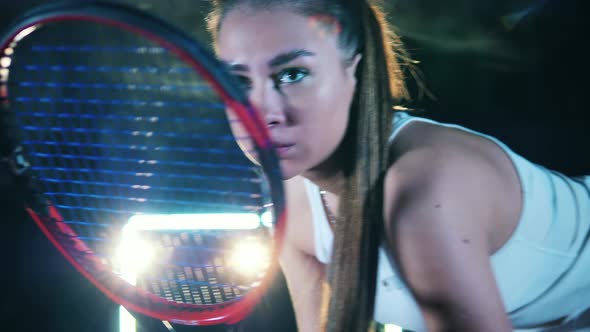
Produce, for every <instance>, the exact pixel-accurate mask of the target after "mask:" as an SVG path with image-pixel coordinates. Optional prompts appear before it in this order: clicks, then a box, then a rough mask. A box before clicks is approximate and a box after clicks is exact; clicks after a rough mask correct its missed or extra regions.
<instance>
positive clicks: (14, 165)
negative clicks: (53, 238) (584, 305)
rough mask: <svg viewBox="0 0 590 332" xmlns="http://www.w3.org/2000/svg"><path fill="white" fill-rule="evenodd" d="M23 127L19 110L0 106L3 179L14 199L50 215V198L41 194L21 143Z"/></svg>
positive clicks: (0, 161)
mask: <svg viewBox="0 0 590 332" xmlns="http://www.w3.org/2000/svg"><path fill="white" fill-rule="evenodd" d="M21 138H22V136H21V129H20V127H19V126H18V124H17V121H16V114H15V112H13V111H11V110H9V109H8V106H7V104H6V103H1V106H0V179H1V180H0V182H1V183H2V184H3V188H5V189H7V190H6V192H4V190H3V192H2V193H1V194H2V195H3V196H4V195H10V197H11V200H13V201H14V202H15V203H17V204H24V205H25V206H27V207H29V208H32V209H33V210H34V211H35V212H36V213H37V214H38V215H40V216H48V215H49V212H48V206H49V205H48V201H47V200H46V199H45V198H44V197H43V195H42V194H41V193H42V191H41V190H40V188H39V186H38V184H37V182H36V181H35V178H34V177H33V176H32V174H31V172H30V164H29V162H28V161H27V159H26V158H25V154H24V150H23V148H22V146H20V141H21Z"/></svg>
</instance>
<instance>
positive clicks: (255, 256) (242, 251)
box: [229, 240, 270, 276]
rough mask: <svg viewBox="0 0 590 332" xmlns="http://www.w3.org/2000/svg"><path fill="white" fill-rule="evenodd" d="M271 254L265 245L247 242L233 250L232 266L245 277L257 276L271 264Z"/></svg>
mask: <svg viewBox="0 0 590 332" xmlns="http://www.w3.org/2000/svg"><path fill="white" fill-rule="evenodd" d="M269 261H270V252H269V248H268V246H265V245H264V244H262V243H260V242H257V241H252V240H245V241H244V242H240V243H238V244H237V245H236V246H235V247H234V248H232V253H231V256H230V259H229V262H230V266H231V267H232V269H234V270H235V271H236V272H238V273H240V274H242V275H245V276H255V275H257V274H260V273H261V272H263V271H264V270H265V269H266V268H267V267H268V264H269Z"/></svg>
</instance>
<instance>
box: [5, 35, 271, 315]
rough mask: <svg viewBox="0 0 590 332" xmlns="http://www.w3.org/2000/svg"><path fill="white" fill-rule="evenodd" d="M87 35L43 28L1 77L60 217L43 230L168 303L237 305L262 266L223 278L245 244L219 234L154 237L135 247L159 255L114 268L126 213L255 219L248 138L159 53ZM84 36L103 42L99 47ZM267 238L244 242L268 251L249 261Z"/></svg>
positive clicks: (206, 88) (260, 196)
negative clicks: (145, 265) (137, 265)
mask: <svg viewBox="0 0 590 332" xmlns="http://www.w3.org/2000/svg"><path fill="white" fill-rule="evenodd" d="M94 27H96V26H94ZM94 27H93V28H88V29H86V28H80V27H79V26H78V24H76V25H75V29H81V31H79V33H76V34H64V31H67V30H70V29H68V28H67V24H66V25H61V27H60V29H58V30H56V31H52V30H51V29H50V28H48V29H47V31H43V30H44V29H42V30H41V31H39V32H38V33H39V34H40V36H39V37H38V38H36V40H40V41H42V44H38V43H35V42H30V43H28V42H27V41H26V40H25V41H23V42H21V44H22V45H19V49H18V50H17V52H16V54H18V56H15V57H14V59H13V64H12V65H11V69H10V71H11V72H10V77H11V80H10V81H9V85H8V89H9V90H10V91H11V93H10V96H14V97H11V100H10V101H11V104H12V108H13V109H15V110H16V111H17V114H18V117H19V122H20V123H23V124H26V125H24V126H23V128H24V131H25V139H24V141H23V142H24V143H25V145H26V148H27V152H28V156H29V157H30V159H31V161H32V164H33V165H34V167H33V171H34V172H35V173H36V175H37V178H38V179H39V180H40V181H41V183H42V184H43V186H44V188H43V190H44V194H45V196H46V197H48V198H49V199H50V200H51V201H52V202H53V204H54V206H55V207H56V208H57V209H58V210H59V211H60V214H61V217H62V218H63V220H61V221H59V222H56V223H55V225H54V227H53V228H52V229H51V230H50V231H51V232H52V233H53V234H55V235H56V236H58V237H60V238H61V239H62V240H63V241H64V243H66V244H65V245H64V247H65V248H66V250H67V251H69V252H70V253H72V255H73V256H74V257H75V258H76V259H79V262H81V263H82V264H86V265H87V266H86V267H87V268H88V269H89V270H90V271H92V273H94V274H96V275H102V274H103V272H104V271H105V270H108V269H112V270H116V271H119V272H118V273H120V275H121V276H122V277H124V279H125V278H127V279H129V280H127V279H126V280H127V281H129V282H133V283H135V284H137V285H138V286H140V287H141V288H143V289H145V290H147V291H148V292H151V293H153V294H156V295H158V296H160V297H163V298H165V299H167V300H169V301H174V302H180V303H189V304H198V305H209V304H223V303H225V302H228V301H232V300H234V299H237V298H239V297H240V296H242V295H244V294H246V293H247V292H248V291H249V290H250V289H252V288H254V287H256V286H257V285H258V283H259V282H260V279H261V278H262V276H263V274H264V272H265V269H266V267H267V266H268V264H267V263H265V262H262V263H261V264H258V266H256V267H255V268H254V269H253V271H249V272H248V273H246V274H245V275H244V274H243V273H241V272H240V271H235V270H232V268H231V266H232V262H231V261H232V260H234V258H232V257H231V255H232V254H234V253H235V251H236V250H231V248H230V247H231V244H232V243H238V242H243V239H235V238H232V237H231V236H230V235H229V234H228V231H225V230H221V231H217V232H213V233H210V234H206V235H203V234H201V235H199V237H197V236H196V235H194V236H189V235H187V234H188V233H187V232H176V233H170V232H167V231H166V232H161V231H157V230H152V231H150V232H149V233H150V235H149V236H147V237H145V238H142V239H143V240H142V241H147V242H148V243H149V246H151V247H152V248H158V250H159V251H160V254H162V252H163V253H164V254H163V256H161V257H160V259H159V260H154V261H152V262H151V264H152V265H151V266H150V268H149V269H147V270H146V271H141V272H142V273H135V274H134V275H132V276H125V272H124V271H122V269H121V268H120V266H119V265H120V262H118V261H117V258H116V257H117V250H118V247H117V245H118V243H119V242H120V239H121V237H122V233H123V231H122V229H123V228H124V226H125V225H126V224H128V223H129V221H130V218H131V217H132V216H134V215H149V214H156V215H169V214H195V213H250V214H252V213H253V214H257V215H260V214H261V213H262V212H264V211H265V210H266V209H267V208H268V207H265V203H266V201H267V199H266V198H265V197H264V196H265V195H267V193H265V192H262V191H261V188H260V187H261V182H263V181H265V180H264V179H263V178H262V177H261V175H260V173H259V171H258V170H257V168H255V167H253V165H252V164H251V162H250V161H248V160H247V159H246V158H245V157H244V156H243V153H242V152H241V151H240V150H239V148H238V146H237V145H236V140H238V141H242V142H246V143H247V144H248V142H249V140H250V138H249V137H248V136H243V137H242V136H238V137H236V136H234V135H232V133H231V131H230V130H229V125H238V126H239V125H240V124H239V123H236V120H235V119H232V120H230V124H228V119H227V118H226V115H225V112H224V109H225V107H226V106H225V105H224V104H223V103H222V102H221V101H220V99H219V97H218V96H217V94H216V93H215V92H214V90H213V89H212V87H211V86H210V84H208V83H206V82H205V81H204V80H203V79H202V78H200V77H199V76H198V75H196V74H195V72H194V71H193V70H192V69H190V68H188V67H187V66H186V65H185V64H183V63H181V62H180V61H178V60H176V59H175V58H173V57H172V56H171V55H170V54H168V52H167V51H165V50H164V49H162V48H159V47H154V46H151V45H137V44H138V41H137V37H136V36H126V35H125V34H121V32H120V31H118V30H114V31H111V32H110V33H107V32H105V31H95V30H94V29H95V28H94ZM107 30H108V29H107ZM72 31H73V30H72ZM35 33H37V32H35ZM113 33H115V34H113ZM116 34H120V36H119V35H116ZM64 36H66V37H64ZM75 36H82V37H75ZM84 36H86V37H84ZM88 36H91V37H94V36H108V42H104V43H102V42H101V38H88ZM113 36H117V38H119V37H120V40H117V38H114V37H113ZM68 38H72V40H68ZM75 38H78V40H74V39H75ZM64 39H65V42H64ZM88 39H95V40H96V43H95V44H94V43H93V44H92V45H90V44H88ZM31 40H33V41H34V40H35V38H31ZM48 40H60V43H59V44H56V45H52V44H48V43H47V41H48ZM142 42H144V41H142ZM129 45H135V46H129ZM250 144H251V143H250ZM60 223H63V224H65V225H68V226H69V229H71V231H70V230H68V229H67V228H63V227H61V226H59V224H60ZM264 231H265V232H263V234H256V235H252V236H249V237H248V239H249V240H248V241H249V242H251V243H258V244H260V243H264V244H265V245H264V248H263V249H260V248H255V249H254V251H250V252H249V253H250V254H256V250H258V251H264V250H267V249H268V248H269V247H270V246H271V245H272V242H271V241H269V234H268V232H267V230H264ZM240 234H241V235H242V236H243V235H244V232H243V231H242V232H241V233H240ZM158 237H160V238H159V239H158ZM80 243H83V244H84V245H85V246H81V245H80ZM136 249H137V248H136ZM238 251H239V250H238ZM242 251H243V250H242ZM136 254H137V255H139V256H136V257H141V255H142V254H145V255H147V253H145V252H144V253H141V252H140V253H136ZM259 254H260V252H259ZM89 255H92V256H93V258H92V259H88V256H89ZM138 259H139V258H138ZM242 260H245V259H244V258H243V257H242ZM135 272H137V271H135ZM105 278H106V277H105ZM113 282H114V281H113ZM113 287H115V286H113Z"/></svg>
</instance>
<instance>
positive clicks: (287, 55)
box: [222, 49, 315, 71]
mask: <svg viewBox="0 0 590 332" xmlns="http://www.w3.org/2000/svg"><path fill="white" fill-rule="evenodd" d="M314 55H315V53H313V52H310V51H308V50H304V49H296V50H291V51H288V52H284V53H280V54H277V55H276V56H275V57H273V58H272V59H271V60H270V61H268V66H269V67H278V66H281V65H284V64H286V63H289V62H291V61H293V60H295V59H297V58H300V57H306V56H314ZM222 63H223V65H224V66H225V69H226V70H229V71H249V70H250V68H249V67H248V66H247V65H244V64H241V63H237V62H227V61H222Z"/></svg>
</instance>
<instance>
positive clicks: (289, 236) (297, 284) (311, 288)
mask: <svg viewBox="0 0 590 332" xmlns="http://www.w3.org/2000/svg"><path fill="white" fill-rule="evenodd" d="M285 191H286V197H287V211H288V212H287V213H288V215H287V231H286V234H285V241H284V244H283V248H282V252H281V256H280V262H281V267H282V270H283V273H284V275H285V278H286V280H287V286H288V288H289V295H290V296H291V302H292V304H293V308H294V310H295V319H296V321H297V326H298V331H300V332H318V331H320V323H321V321H320V319H321V317H320V311H321V310H320V309H321V305H322V287H323V284H324V280H325V277H324V271H325V268H324V264H322V263H320V262H319V261H318V260H317V259H316V257H315V254H314V248H315V247H314V245H315V244H314V234H313V225H312V220H311V217H312V215H311V210H310V207H309V202H308V199H307V194H306V191H305V186H304V183H303V179H302V178H299V177H296V178H293V179H290V180H288V181H285Z"/></svg>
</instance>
